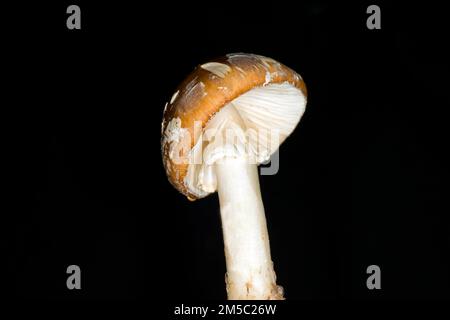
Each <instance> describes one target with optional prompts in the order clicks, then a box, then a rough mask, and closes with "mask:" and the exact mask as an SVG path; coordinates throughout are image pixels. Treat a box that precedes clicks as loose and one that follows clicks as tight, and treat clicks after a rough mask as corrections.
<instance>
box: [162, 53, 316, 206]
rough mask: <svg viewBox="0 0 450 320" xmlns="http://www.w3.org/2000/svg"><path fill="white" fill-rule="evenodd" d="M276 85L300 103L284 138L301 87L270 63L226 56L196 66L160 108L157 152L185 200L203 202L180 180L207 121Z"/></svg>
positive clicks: (257, 58)
mask: <svg viewBox="0 0 450 320" xmlns="http://www.w3.org/2000/svg"><path fill="white" fill-rule="evenodd" d="M277 84H278V85H282V84H284V85H288V86H289V87H290V88H294V89H296V90H295V91H298V92H299V95H300V96H301V97H302V99H303V100H300V101H298V102H296V103H297V104H303V105H301V106H299V109H298V110H299V111H298V112H297V113H298V115H297V116H296V119H295V124H293V125H290V127H289V130H288V131H289V132H288V133H287V135H289V134H290V133H291V132H292V131H293V130H294V129H295V126H296V125H297V123H298V122H299V121H300V118H301V116H302V114H303V111H304V108H305V105H306V97H307V91H306V86H305V83H304V82H303V79H302V77H301V76H300V75H299V74H297V73H296V72H295V71H293V70H292V69H290V68H288V67H286V66H285V65H283V64H281V63H279V62H277V61H275V60H273V59H271V58H267V57H264V56H260V55H255V54H245V53H235V54H228V55H226V56H224V57H220V58H218V59H214V60H213V61H210V62H208V63H205V64H202V65H199V66H197V68H196V69H195V70H194V71H193V72H192V73H191V74H190V75H189V76H188V77H187V78H186V79H185V80H184V81H183V82H182V83H181V84H180V85H179V86H178V88H177V90H176V91H175V93H174V94H173V95H172V98H171V100H170V102H168V103H166V105H165V108H164V114H163V121H162V125H161V135H162V138H161V151H162V159H163V164H164V167H165V170H166V173H167V177H168V179H169V181H170V183H171V184H172V185H173V186H174V187H175V188H176V189H177V190H178V191H179V192H181V193H182V194H184V195H185V196H187V197H188V199H190V200H195V199H198V198H201V197H203V196H205V195H199V194H198V193H197V192H194V191H193V190H191V189H190V188H189V187H188V186H187V185H186V181H185V177H186V175H187V173H188V167H189V158H190V156H191V151H192V149H193V147H194V145H195V143H196V142H197V139H198V137H199V135H201V131H202V130H203V129H204V128H205V127H206V126H207V124H208V121H209V120H210V119H211V118H213V116H214V115H215V114H217V113H218V112H219V111H220V110H221V109H222V108H223V107H224V106H226V105H227V104H228V103H230V102H232V101H233V100H235V99H236V98H238V97H240V96H242V95H244V94H245V93H247V92H250V91H252V90H253V89H256V88H266V87H267V88H269V87H270V85H277ZM263 92H264V91H263ZM269 107H270V108H272V106H269ZM273 108H276V105H274V106H273ZM196 126H197V128H199V126H200V130H196V129H195V128H196ZM287 135H286V136H287ZM283 140H284V139H283ZM281 142H282V141H281Z"/></svg>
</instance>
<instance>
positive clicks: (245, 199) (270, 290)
mask: <svg viewBox="0 0 450 320" xmlns="http://www.w3.org/2000/svg"><path fill="white" fill-rule="evenodd" d="M257 170H258V169H257V166H256V164H249V163H248V161H247V160H246V159H245V158H242V157H238V158H231V157H226V158H224V159H222V160H221V161H220V163H216V164H215V172H216V175H217V188H218V193H219V201H220V214H221V218H222V229H223V238H224V245H225V258H226V265H227V274H226V283H227V293H228V299H231V300H247V299H258V300H264V299H283V288H282V287H280V286H277V285H276V276H275V272H274V269H273V263H272V260H271V258H270V245H269V236H268V232H267V225H266V218H265V215H264V206H263V203H262V199H261V192H260V189H259V180H258V171H257Z"/></svg>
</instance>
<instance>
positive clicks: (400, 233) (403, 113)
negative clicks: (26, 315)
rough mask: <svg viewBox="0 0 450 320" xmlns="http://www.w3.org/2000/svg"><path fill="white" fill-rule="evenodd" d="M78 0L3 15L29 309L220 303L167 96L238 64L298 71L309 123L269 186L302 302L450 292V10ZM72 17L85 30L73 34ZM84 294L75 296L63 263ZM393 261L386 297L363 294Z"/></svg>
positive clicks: (215, 258) (23, 290) (214, 220)
mask: <svg viewBox="0 0 450 320" xmlns="http://www.w3.org/2000/svg"><path fill="white" fill-rule="evenodd" d="M296 2H298V3H295V4H294V3H287V2H282V1H276V2H275V3H272V4H263V3H259V4H255V5H254V6H248V7H247V6H245V7H244V6H243V3H240V4H232V3H229V4H209V5H206V4H205V5H200V4H189V5H188V4H184V5H179V4H175V3H169V2H164V3H159V4H150V3H148V4H147V5H145V6H144V5H142V4H138V3H137V2H136V3H134V4H131V3H129V2H125V1H123V2H117V3H114V4H112V3H111V2H103V3H102V2H98V3H97V4H96V5H94V4H93V3H92V2H89V3H88V2H87V1H73V2H62V3H56V2H55V4H49V3H46V4H44V3H36V2H34V3H33V4H21V5H15V6H14V7H11V9H9V8H8V9H7V10H6V9H5V10H4V16H5V18H6V20H4V21H3V23H4V24H5V26H4V27H3V28H2V33H3V34H4V37H3V41H4V45H2V47H3V49H2V51H3V52H4V54H5V58H4V60H3V62H4V68H5V72H4V77H5V80H6V81H5V83H4V84H3V90H2V91H4V94H3V99H2V111H3V112H4V116H3V117H2V122H4V125H3V128H4V129H5V132H4V144H3V158H4V159H5V160H6V161H5V162H6V165H4V166H3V169H4V172H5V179H4V182H5V184H6V190H7V191H6V192H5V193H4V196H5V202H4V209H3V210H2V221H3V223H2V224H1V225H2V227H1V229H2V232H1V240H2V247H4V248H5V250H3V252H4V253H3V256H4V257H5V260H4V262H2V268H5V269H6V270H5V272H3V273H2V274H3V275H4V276H5V279H4V281H3V282H4V283H5V284H6V285H7V288H10V291H8V292H9V294H10V295H11V296H13V297H16V298H19V299H22V298H51V299H95V298H98V299H109V298H114V299H116V298H119V299H120V298H126V299H147V298H149V297H151V296H153V295H156V296H157V297H159V298H161V299H163V300H166V301H179V302H183V301H197V300H210V299H224V298H225V297H226V293H225V286H224V274H225V261H224V255H223V244H222V235H221V226H220V217H219V211H218V202H217V196H216V195H212V196H210V197H208V198H205V199H203V200H201V201H196V202H189V201H187V200H186V199H185V198H184V197H183V196H181V195H180V194H179V193H177V191H176V190H175V189H173V188H172V186H171V185H169V183H168V181H167V179H166V176H165V172H164V170H163V167H162V163H161V155H160V124H161V118H162V110H163V107H164V104H165V102H166V101H167V100H168V99H170V97H171V95H172V93H173V92H174V90H175V88H176V86H177V85H178V83H179V82H180V81H181V80H183V78H184V77H185V76H186V75H187V74H188V73H189V72H190V71H191V70H192V69H193V68H194V67H195V66H196V65H197V64H200V63H203V62H205V61H208V59H211V58H214V57H217V56H220V55H223V54H226V53H231V52H250V53H257V54H262V55H265V56H269V57H272V58H274V59H276V60H278V61H280V62H282V63H284V64H286V65H288V66H289V67H291V68H293V69H294V70H296V71H298V72H299V73H300V74H301V75H302V76H303V78H304V79H305V81H306V84H307V86H308V91H309V98H308V105H307V111H306V113H305V115H304V117H303V119H302V121H301V123H300V125H299V127H298V128H297V129H296V131H295V132H294V133H293V134H292V136H291V137H290V138H289V139H288V140H287V141H286V143H285V144H284V145H283V146H282V147H281V150H280V158H281V159H280V171H279V173H278V174H277V175H275V176H262V177H260V181H261V189H262V194H263V199H264V204H265V208H266V215H267V220H268V227H269V234H270V238H271V247H272V257H273V260H274V263H275V268H276V272H277V276H278V283H279V284H280V285H282V286H284V287H285V292H286V297H287V299H290V300H296V299H308V300H311V299H410V298H414V299H417V298H427V299H428V298H446V299H448V298H449V296H450V290H449V289H450V275H449V272H448V271H449V269H450V259H449V256H450V239H449V234H450V230H449V228H450V225H449V223H448V218H447V216H448V213H449V212H450V210H449V205H448V199H447V198H448V181H449V180H448V178H449V177H448V175H449V170H448V169H449V168H448V163H449V159H448V156H447V155H446V151H447V148H448V138H447V137H448V136H449V135H448V131H449V129H448V117H447V115H446V109H447V108H448V106H449V95H448V90H449V89H448V88H449V86H448V82H449V81H448V74H449V64H448V61H447V60H448V57H449V56H450V55H449V54H448V51H447V50H446V43H448V39H449V34H448V33H447V30H446V27H447V26H446V23H445V21H446V19H445V10H444V9H443V8H442V7H439V6H437V5H431V4H430V5H427V4H422V6H415V5H414V4H409V5H398V6H394V5H393V4H384V3H377V2H374V3H375V4H379V5H380V7H381V12H382V29H381V30H368V29H367V28H366V19H367V16H368V15H367V14H366V8H367V5H369V4H371V3H359V4H356V3H355V4H342V3H340V2H339V3H338V2H337V1H336V3H334V2H331V3H326V2H321V1H314V2H300V1H296ZM70 4H78V5H80V7H81V12H82V17H81V19H82V30H67V28H66V18H67V14H66V13H65V11H66V8H67V6H68V5H70ZM71 264H76V265H79V266H80V267H81V270H82V289H81V290H80V291H76V290H73V291H70V290H68V289H67V288H66V278H67V276H68V275H67V274H66V268H67V266H69V265H71ZM371 264H376V265H379V266H380V267H381V271H382V280H381V282H382V289H381V290H378V291H377V290H373V291H369V290H367V288H366V285H365V283H366V278H367V274H366V268H367V266H369V265H371Z"/></svg>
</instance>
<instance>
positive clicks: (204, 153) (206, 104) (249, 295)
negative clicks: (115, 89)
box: [161, 53, 307, 300]
mask: <svg viewBox="0 0 450 320" xmlns="http://www.w3.org/2000/svg"><path fill="white" fill-rule="evenodd" d="M306 97H307V93H306V86H305V83H304V82H303V79H302V78H301V76H300V75H298V74H297V73H296V72H295V71H293V70H291V69H289V68H288V67H286V66H284V65H283V64H281V63H279V62H277V61H275V60H273V59H270V58H267V57H263V56H259V55H254V54H244V53H238V54H228V55H226V56H224V57H221V58H219V59H216V60H214V61H211V62H208V63H205V64H202V65H200V66H198V67H197V68H196V69H195V70H194V71H193V72H192V73H191V74H190V75H189V76H188V77H187V78H186V79H185V80H184V81H183V82H182V83H181V85H180V86H179V87H178V90H177V91H176V92H175V93H174V94H173V96H172V98H171V99H170V102H168V103H166V106H165V108H164V115H163V122H162V129H161V135H162V139H161V146H162V157H163V163H164V167H165V170H166V173H167V176H168V179H169V181H170V183H171V184H172V185H173V186H174V187H175V188H176V189H177V190H178V191H179V192H181V193H182V194H184V195H185V196H186V197H187V198H188V199H189V200H196V199H200V198H203V197H206V196H207V195H209V194H211V193H213V192H216V191H217V192H218V195H219V203H220V215H221V221H222V230H223V240H224V249H225V258H226V268H227V273H226V275H225V282H226V290H227V295H228V299H232V300H247V299H258V300H264V299H275V300H277V299H284V293H283V288H282V287H281V286H277V284H276V275H275V271H274V268H273V262H272V260H271V255H270V245H269V236H268V232H267V225H266V218H265V213H264V206H263V202H262V199H261V192H260V188H259V180H258V164H260V163H262V162H264V161H267V160H268V159H269V158H270V156H271V154H272V153H273V152H275V151H276V150H277V149H278V147H279V145H280V144H281V143H282V142H283V141H284V140H285V139H286V138H287V137H288V136H289V135H290V134H291V133H292V131H293V130H294V129H295V127H296V126H297V124H298V123H299V121H300V118H301V117H302V115H303V112H304V110H305V106H306Z"/></svg>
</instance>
